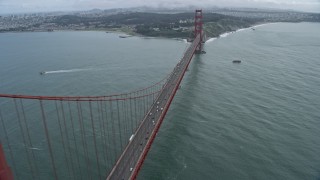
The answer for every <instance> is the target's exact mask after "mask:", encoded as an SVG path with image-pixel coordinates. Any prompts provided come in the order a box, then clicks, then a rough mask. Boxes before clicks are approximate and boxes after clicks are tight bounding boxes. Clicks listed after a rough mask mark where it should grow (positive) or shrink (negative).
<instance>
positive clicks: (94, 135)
mask: <svg viewBox="0 0 320 180" xmlns="http://www.w3.org/2000/svg"><path fill="white" fill-rule="evenodd" d="M89 107H90V116H91V125H92V135H93V143H94V150H95V153H96V160H97V165H98V172H99V177H100V179H102V178H101V172H100V163H99V156H98V149H97V140H96V133H95V128H94V121H93V114H92V105H91V101H89Z"/></svg>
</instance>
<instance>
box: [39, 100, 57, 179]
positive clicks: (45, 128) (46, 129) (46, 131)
mask: <svg viewBox="0 0 320 180" xmlns="http://www.w3.org/2000/svg"><path fill="white" fill-rule="evenodd" d="M39 102H40V108H41V113H42V122H43V126H44V130H45V134H46V138H47V142H48V147H49V153H50V158H51V164H52V169H53V174H54V178H55V179H56V180H57V179H58V175H57V171H56V165H55V163H54V158H53V152H52V147H51V142H50V137H49V131H48V126H47V121H46V115H45V113H44V109H43V104H42V100H40V101H39Z"/></svg>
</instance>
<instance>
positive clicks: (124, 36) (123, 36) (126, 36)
mask: <svg viewBox="0 0 320 180" xmlns="http://www.w3.org/2000/svg"><path fill="white" fill-rule="evenodd" d="M128 37H131V36H130V35H120V36H119V38H128Z"/></svg>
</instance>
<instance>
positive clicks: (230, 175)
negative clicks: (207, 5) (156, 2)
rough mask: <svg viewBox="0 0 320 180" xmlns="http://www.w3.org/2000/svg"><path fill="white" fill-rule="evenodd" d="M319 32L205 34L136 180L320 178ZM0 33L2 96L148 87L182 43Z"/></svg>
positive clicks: (299, 27)
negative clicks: (201, 48)
mask: <svg viewBox="0 0 320 180" xmlns="http://www.w3.org/2000/svg"><path fill="white" fill-rule="evenodd" d="M319 32H320V24H315V23H298V24H291V23H278V24H270V25H265V26H259V27H256V30H255V31H253V30H251V29H246V30H241V31H238V32H236V33H232V34H225V35H223V36H222V37H221V38H218V39H212V40H209V42H207V43H206V45H205V50H206V51H207V54H204V55H200V56H195V57H194V60H193V62H192V63H191V66H190V67H189V71H188V73H187V74H186V77H185V79H184V80H183V83H182V88H181V89H180V90H179V91H178V93H177V96H176V97H175V100H174V102H173V104H172V106H171V108H170V111H169V113H168V114H167V117H166V119H165V121H164V123H163V125H162V127H161V129H160V132H159V133H158V136H157V138H156V140H155V142H154V144H153V146H152V149H151V151H150V153H149V154H148V157H147V159H146V161H145V164H144V165H143V167H142V171H141V173H140V175H139V178H138V179H183V180H184V179H190V180H191V179H317V178H319V177H320V156H319V154H320V137H319V132H320V110H319V109H320V73H319V69H320V60H319V59H320V52H319V49H320V33H319ZM0 39H1V42H0V92H1V93H11V94H32V95H104V94H110V93H116V92H119V91H121V92H127V91H131V90H134V89H137V88H140V87H145V86H148V85H151V84H152V83H154V82H157V81H159V80H161V79H162V78H164V77H165V76H166V75H167V74H168V73H169V72H170V71H171V70H172V69H173V67H174V65H175V64H176V63H177V62H178V59H179V58H180V57H181V55H182V53H183V51H184V50H185V47H186V43H185V42H183V41H176V40H168V39H145V38H139V37H132V38H125V39H121V38H118V35H116V34H107V33H103V32H53V33H5V34H0ZM235 59H240V60H242V63H241V64H233V63H232V60H235ZM41 71H45V72H46V74H45V75H40V74H39V72H41Z"/></svg>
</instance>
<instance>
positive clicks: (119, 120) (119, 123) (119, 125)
mask: <svg viewBox="0 0 320 180" xmlns="http://www.w3.org/2000/svg"><path fill="white" fill-rule="evenodd" d="M117 111H118V127H119V135H120V149H121V151H122V136H121V134H122V133H121V118H120V111H119V100H117Z"/></svg>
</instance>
